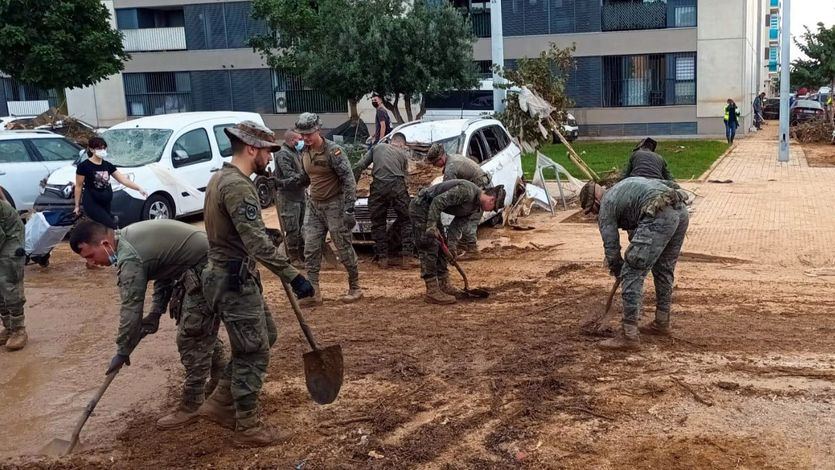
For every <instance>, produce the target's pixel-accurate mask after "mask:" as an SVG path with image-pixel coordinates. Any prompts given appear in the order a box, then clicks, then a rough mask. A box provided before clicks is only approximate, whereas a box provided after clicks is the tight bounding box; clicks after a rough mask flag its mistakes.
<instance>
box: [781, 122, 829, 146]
mask: <svg viewBox="0 0 835 470" xmlns="http://www.w3.org/2000/svg"><path fill="white" fill-rule="evenodd" d="M833 130H835V126H833V125H832V123H831V122H829V121H828V120H824V119H818V120H814V121H808V122H804V123H802V124H798V125H796V126H794V127H792V130H791V136H792V138H794V139H797V141H798V142H802V143H804V144H811V143H830V142H832V139H833V135H832V132H833Z"/></svg>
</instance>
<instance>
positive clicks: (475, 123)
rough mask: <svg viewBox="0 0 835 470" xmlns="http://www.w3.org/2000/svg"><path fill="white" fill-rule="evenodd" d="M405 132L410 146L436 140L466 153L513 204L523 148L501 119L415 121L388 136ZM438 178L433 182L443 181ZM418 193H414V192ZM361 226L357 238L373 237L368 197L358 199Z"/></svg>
mask: <svg viewBox="0 0 835 470" xmlns="http://www.w3.org/2000/svg"><path fill="white" fill-rule="evenodd" d="M394 134H403V135H404V136H405V137H406V142H407V144H408V145H410V146H412V145H415V144H417V146H420V147H423V148H428V146H429V145H431V144H433V143H440V144H443V146H444V148H445V149H446V153H447V154H448V155H453V154H457V155H465V156H468V157H470V158H472V159H473V160H475V161H476V162H478V163H479V164H480V165H481V168H482V169H484V171H485V172H487V174H488V175H490V180H491V184H492V185H493V186H498V185H500V184H501V185H504V188H505V191H506V192H507V196H506V198H505V207H509V206H510V205H511V204H512V203H513V198H514V193H515V188H516V183H517V181H519V180H520V179H521V178H522V174H523V173H522V149H521V148H519V146H518V145H516V143H515V142H514V141H513V140H512V139H511V137H510V134H508V132H507V130H506V129H505V128H504V126H503V125H502V123H501V122H499V121H497V120H495V119H450V120H445V121H430V122H424V121H414V122H409V123H406V124H401V125H400V126H398V127H396V128H394V130H392V131H391V133H390V134H389V135H388V137H391V136H393V135H394ZM441 180H442V178H441V177H439V178H436V179H435V180H434V181H432V184H436V183H439V182H441ZM413 196H414V195H413ZM496 215H497V213H496V212H485V213H484V215H483V217H482V219H481V221H482V222H485V221H487V220H490V219H492V218H493V217H495V216H496ZM355 216H356V219H357V225H356V226H354V230H353V232H354V240H355V241H357V242H367V241H370V240H371V219H370V217H369V211H368V198H365V197H363V198H357V202H356V205H355ZM393 220H394V213H393V211H389V223H391V222H392V221H393ZM451 220H452V217H448V216H445V217H444V218H443V223H444V224H449V222H451Z"/></svg>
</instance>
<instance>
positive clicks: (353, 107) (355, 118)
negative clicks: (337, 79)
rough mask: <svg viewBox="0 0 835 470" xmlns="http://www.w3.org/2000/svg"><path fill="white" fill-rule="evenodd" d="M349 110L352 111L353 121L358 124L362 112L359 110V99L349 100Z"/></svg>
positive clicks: (351, 117)
mask: <svg viewBox="0 0 835 470" xmlns="http://www.w3.org/2000/svg"><path fill="white" fill-rule="evenodd" d="M348 112H349V113H350V119H351V122H353V123H355V124H356V123H357V121H359V120H360V113H359V111H357V100H353V99H351V100H348Z"/></svg>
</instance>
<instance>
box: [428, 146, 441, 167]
mask: <svg viewBox="0 0 835 470" xmlns="http://www.w3.org/2000/svg"><path fill="white" fill-rule="evenodd" d="M445 153H446V151H445V149H444V146H443V144H432V146H431V147H429V151H428V152H426V161H427V162H429V163H435V162H437V161H438V160H439V159H440V158H441V155H444V154H445Z"/></svg>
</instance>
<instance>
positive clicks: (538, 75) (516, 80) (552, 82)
mask: <svg viewBox="0 0 835 470" xmlns="http://www.w3.org/2000/svg"><path fill="white" fill-rule="evenodd" d="M573 52H574V47H573V46H572V47H570V48H560V47H558V46H557V45H556V44H555V43H551V44H550V45H549V47H548V50H547V51H543V52H541V53H540V54H539V57H534V58H528V57H525V58H522V59H519V61H518V63H517V67H516V68H515V69H513V68H507V67H502V66H498V65H495V66H494V67H495V68H496V71H497V72H498V73H499V75H501V76H502V77H503V78H505V79H506V80H507V83H506V84H505V85H502V88H506V89H508V90H509V93H508V94H507V103H506V105H507V106H506V108H505V110H504V111H502V112H501V113H498V114H497V115H496V118H497V119H499V120H500V121H502V123H503V124H504V125H505V127H506V128H507V130H508V131H509V132H510V134H511V135H513V136H515V137H518V138H520V139H521V140H523V141H525V142H527V143H530V144H532V146H533V147H535V148H539V147H541V146H542V145H543V144H546V143H550V142H551V140H552V132H551V131H552V129H551V128H550V126H548V125H545V126H544V127H545V128H546V130H547V131H548V132H546V134H547V135H543V134H542V132H541V130H540V129H541V127H540V121H539V119H536V118H533V117H531V116H530V115H529V114H528V113H527V112H525V111H523V110H522V108H521V107H520V105H519V96H518V94H516V93H514V92H513V89H514V88H516V89H519V88H521V87H523V86H526V87H528V88H529V89H531V90H532V91H534V92H535V93H536V94H537V95H539V97H541V98H542V99H544V100H545V101H547V102H548V103H549V104H551V106H553V108H554V111H553V112H552V113H551V118H552V119H553V120H554V122H556V123H560V124H561V123H563V122H565V120H566V118H567V114H568V113H567V109H568V108H570V107H571V106H573V105H574V103H573V102H572V101H571V99H570V98H569V97H568V94H567V93H566V85H567V82H568V77H569V72H570V70H571V69H573V68H574V59H573V57H572V53H573Z"/></svg>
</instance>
